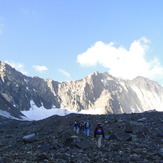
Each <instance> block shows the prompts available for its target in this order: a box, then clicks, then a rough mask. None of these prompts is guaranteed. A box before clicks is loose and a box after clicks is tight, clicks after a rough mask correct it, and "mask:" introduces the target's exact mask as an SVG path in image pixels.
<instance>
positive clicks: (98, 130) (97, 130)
mask: <svg viewBox="0 0 163 163" xmlns="http://www.w3.org/2000/svg"><path fill="white" fill-rule="evenodd" d="M96 134H99V135H100V134H102V127H98V128H97V129H96Z"/></svg>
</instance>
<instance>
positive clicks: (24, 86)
mask: <svg viewBox="0 0 163 163" xmlns="http://www.w3.org/2000/svg"><path fill="white" fill-rule="evenodd" d="M31 101H33V102H34V103H35V105H36V106H37V107H41V106H43V107H44V108H46V109H51V108H52V107H56V108H66V109H69V110H75V111H81V110H89V109H96V108H99V109H100V110H101V113H131V112H143V111H147V110H153V109H159V110H161V108H163V88H162V87H161V86H160V85H159V84H158V83H156V82H154V81H151V80H149V79H146V78H143V77H137V78H135V79H134V80H122V79H118V78H115V77H113V76H111V75H109V74H108V73H98V72H95V73H93V74H91V75H89V76H87V77H85V78H83V79H81V80H77V81H71V82H62V83H60V82H57V81H53V80H50V79H41V78H39V77H33V78H32V77H27V76H25V75H23V74H21V73H20V72H18V71H16V70H15V69H14V68H12V67H10V66H9V65H8V64H6V63H4V62H0V110H3V111H7V112H9V113H10V114H11V115H13V116H15V117H20V116H21V115H22V114H21V112H20V111H23V110H29V109H30V108H31Z"/></svg>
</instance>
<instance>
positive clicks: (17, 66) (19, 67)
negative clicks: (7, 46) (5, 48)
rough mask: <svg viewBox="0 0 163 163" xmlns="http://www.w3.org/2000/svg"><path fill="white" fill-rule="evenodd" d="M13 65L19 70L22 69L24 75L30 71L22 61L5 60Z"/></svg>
mask: <svg viewBox="0 0 163 163" xmlns="http://www.w3.org/2000/svg"><path fill="white" fill-rule="evenodd" d="M5 62H6V63H7V64H9V65H10V66H11V67H13V68H15V69H16V70H17V71H20V72H21V73H23V74H24V75H27V74H28V71H26V70H25V69H24V65H23V64H22V63H18V62H14V61H5Z"/></svg>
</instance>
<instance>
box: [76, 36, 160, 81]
mask: <svg viewBox="0 0 163 163" xmlns="http://www.w3.org/2000/svg"><path fill="white" fill-rule="evenodd" d="M149 43H150V41H149V40H148V39H146V38H145V37H142V38H141V39H140V40H135V41H133V43H132V44H131V45H130V48H129V49H126V48H124V47H122V46H120V47H116V46H115V44H114V43H113V42H111V43H109V44H105V43H103V42H102V41H98V42H96V43H95V44H94V45H93V46H92V47H90V48H89V49H88V50H87V51H86V52H84V53H82V54H79V55H78V57H77V62H79V63H80V64H81V65H82V66H96V65H97V64H99V65H101V66H103V67H105V68H107V69H108V71H109V73H110V74H111V75H113V76H116V77H122V78H126V79H133V78H134V77H137V76H144V77H148V78H152V79H157V78H160V77H161V76H162V75H163V67H162V66H161V65H160V62H159V60H158V58H153V59H152V60H150V61H147V60H146V58H145V55H146V54H147V50H148V48H149Z"/></svg>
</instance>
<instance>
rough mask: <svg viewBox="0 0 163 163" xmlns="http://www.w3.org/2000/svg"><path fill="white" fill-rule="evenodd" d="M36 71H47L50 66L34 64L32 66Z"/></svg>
mask: <svg viewBox="0 0 163 163" xmlns="http://www.w3.org/2000/svg"><path fill="white" fill-rule="evenodd" d="M32 67H33V68H34V69H35V70H36V71H38V72H43V71H47V70H48V68H47V67H46V66H38V65H34V66H32Z"/></svg>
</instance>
